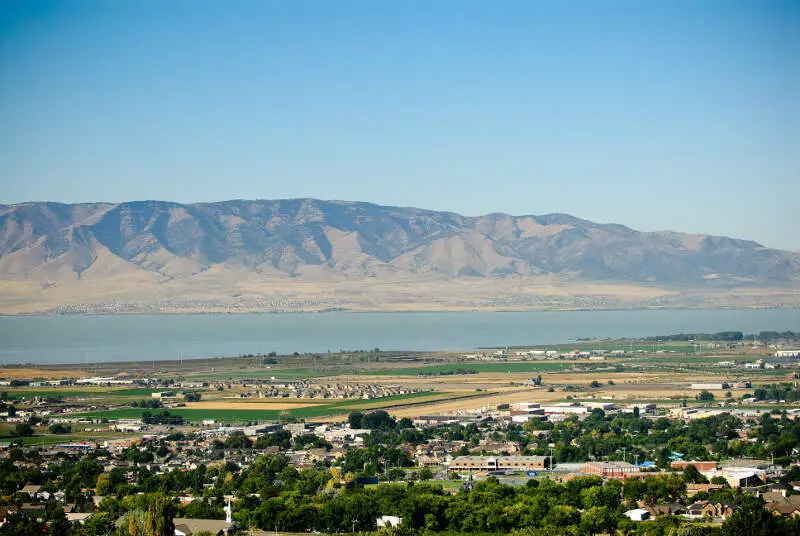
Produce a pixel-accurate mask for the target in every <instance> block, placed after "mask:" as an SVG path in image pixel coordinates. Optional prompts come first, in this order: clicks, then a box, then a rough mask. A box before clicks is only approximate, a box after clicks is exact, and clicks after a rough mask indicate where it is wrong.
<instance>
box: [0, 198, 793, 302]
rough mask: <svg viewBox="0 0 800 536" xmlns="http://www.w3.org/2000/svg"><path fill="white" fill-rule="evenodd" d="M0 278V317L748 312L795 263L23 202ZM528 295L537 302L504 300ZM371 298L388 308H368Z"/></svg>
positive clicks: (540, 228) (495, 224)
mask: <svg viewBox="0 0 800 536" xmlns="http://www.w3.org/2000/svg"><path fill="white" fill-rule="evenodd" d="M0 280H1V281H2V282H1V283H0V284H2V285H3V287H2V290H3V291H4V292H3V295H5V300H4V301H3V302H0V311H2V312H18V311H24V312H32V311H41V310H50V309H52V308H54V307H56V308H59V307H60V308H62V309H63V308H64V307H77V308H78V310H77V312H81V311H82V310H84V309H85V308H86V306H87V305H88V304H95V305H94V306H96V305H97V304H105V305H103V307H106V309H108V307H109V305H108V304H111V303H112V302H117V303H116V305H113V306H111V309H110V310H112V311H113V310H116V309H114V307H116V308H117V309H121V310H141V309H142V307H145V308H151V309H152V308H153V307H156V308H157V309H158V310H173V309H190V310H214V309H217V308H220V307H224V308H228V309H230V308H231V307H233V308H234V309H235V310H240V309H241V310H274V309H277V310H286V309H289V310H318V309H325V308H329V307H345V308H355V309H370V308H381V307H389V308H400V309H408V308H412V309H413V308H420V309H428V308H436V307H435V304H436V303H437V301H438V300H439V298H440V297H438V296H436V294H437V293H441V294H442V296H441V298H442V299H444V300H445V301H447V303H444V302H442V303H441V305H442V308H451V306H453V307H455V308H472V307H478V308H483V307H490V308H503V307H508V308H519V307H522V308H538V307H555V308H563V307H566V308H571V307H593V306H600V307H617V306H631V305H633V306H640V305H643V306H648V304H647V303H644V304H642V303H638V302H636V300H634V301H633V302H632V301H631V299H633V298H634V297H636V299H637V300H639V301H640V300H641V299H645V300H653V299H659V300H661V301H662V302H664V300H666V302H665V303H669V302H670V300H674V301H675V305H676V306H685V305H692V304H691V303H683V302H685V299H684V298H685V297H686V296H689V295H691V296H695V297H697V296H701V295H702V296H707V295H712V294H713V295H715V296H718V297H726V296H727V298H725V299H728V298H731V299H735V297H736V296H737V295H742V293H744V294H748V295H749V294H759V293H754V292H753V290H752V289H754V288H756V287H758V288H761V289H773V290H774V289H778V294H781V295H783V294H785V293H783V292H782V291H780V289H786V290H787V292H788V294H786V296H787V297H785V298H779V299H778V302H776V303H772V302H770V303H761V302H759V303H753V304H752V305H791V303H788V304H787V303H784V302H785V300H786V299H789V300H790V301H791V300H792V299H794V298H793V295H794V294H793V292H792V289H796V288H797V286H798V283H800V254H798V253H793V252H787V251H780V250H774V249H769V248H765V247H763V246H761V245H759V244H757V243H755V242H750V241H745V240H737V239H732V238H726V237H716V236H706V235H689V234H681V233H673V232H658V233H643V232H638V231H635V230H632V229H630V228H627V227H624V226H622V225H613V224H598V223H593V222H590V221H587V220H583V219H580V218H576V217H573V216H569V215H565V214H548V215H543V216H532V215H528V216H509V215H507V214H489V215H485V216H478V217H465V216H461V215H458V214H454V213H449V212H436V211H430V210H422V209H416V208H398V207H388V206H379V205H373V204H369V203H358V202H340V201H318V200H314V199H292V200H278V201H271V200H259V201H245V200H237V201H225V202H218V203H198V204H178V203H170V202H163V201H137V202H127V203H119V204H111V203H81V204H73V205H67V204H59V203H23V204H18V205H7V206H2V207H0ZM514 289H516V290H514ZM531 289H533V293H534V294H536V295H537V296H543V295H545V296H550V298H548V300H545V301H544V302H541V303H517V304H515V303H513V299H512V298H513V296H514V295H524V294H526V293H530V292H529V291H530V290H531ZM559 289H561V291H559ZM735 289H745V290H741V291H737V290H735ZM773 290H769V291H762V292H760V295H762V296H769V295H771V293H772V292H773ZM387 293H388V294H391V295H394V296H395V297H394V298H392V299H391V300H389V301H382V300H381V296H383V295H385V294H387ZM493 293H494V294H497V296H495V297H494V298H491V295H492V294H493ZM559 295H563V296H567V295H580V296H584V295H585V296H603V297H604V298H603V300H605V301H606V302H607V303H606V304H605V305H603V304H602V303H599V302H598V303H597V304H595V305H592V303H591V299H590V300H589V301H588V302H586V303H584V304H581V303H559V298H558V296H559ZM678 295H680V296H682V297H684V298H681V299H678V300H676V296H678ZM670 297H671V298H670ZM487 299H488V300H489V302H487ZM492 299H494V300H495V301H497V303H491V301H492ZM509 299H511V302H509ZM554 299H555V302H554V301H553V300H554ZM770 299H771V298H768V301H769V300H770ZM276 300H277V302H276ZM293 300H294V301H297V303H293V304H292V303H291V302H292V301H293ZM298 300H299V301H298ZM398 300H400V301H398ZM454 300H455V301H454ZM498 300H499V301H498ZM619 300H621V301H620V302H619V303H616V301H619ZM281 301H286V302H287V304H288V305H286V306H278V307H277V308H276V307H275V303H279V302H281ZM539 301H541V300H539ZM601 301H602V300H601ZM701 301H702V300H701ZM745 301H746V300H745ZM773 301H774V300H773ZM122 302H124V303H122ZM455 302H458V304H456V303H455ZM268 303H271V304H272V305H265V304H268ZM392 303H394V305H392ZM259 304H261V305H259ZM415 304H416V306H415ZM714 304H718V303H716V302H714V303H707V305H714ZM742 304H743V303H740V305H742ZM456 305H457V306H456ZM651 305H658V304H657V303H655V304H651ZM696 305H703V303H698V304H696ZM81 308H83V309H81Z"/></svg>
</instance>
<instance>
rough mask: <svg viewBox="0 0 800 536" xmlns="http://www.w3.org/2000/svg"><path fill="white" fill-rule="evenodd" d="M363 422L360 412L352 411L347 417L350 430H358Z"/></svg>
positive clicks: (362, 415)
mask: <svg viewBox="0 0 800 536" xmlns="http://www.w3.org/2000/svg"><path fill="white" fill-rule="evenodd" d="M363 421H364V414H363V413H361V412H360V411H354V412H352V413H350V415H348V416H347V422H348V423H349V424H350V428H355V429H360V428H361V424H362V423H363Z"/></svg>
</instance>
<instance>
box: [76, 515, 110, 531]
mask: <svg viewBox="0 0 800 536" xmlns="http://www.w3.org/2000/svg"><path fill="white" fill-rule="evenodd" d="M115 532H116V527H115V526H114V520H113V519H112V518H111V516H109V515H108V514H107V513H105V512H100V513H97V514H94V515H93V516H91V517H89V518H88V519H86V521H84V523H83V525H81V529H80V532H79V533H78V534H79V535H80V536H111V534H114V533H115Z"/></svg>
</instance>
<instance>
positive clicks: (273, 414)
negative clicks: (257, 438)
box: [73, 392, 452, 422]
mask: <svg viewBox="0 0 800 536" xmlns="http://www.w3.org/2000/svg"><path fill="white" fill-rule="evenodd" d="M445 398H452V396H450V394H449V393H430V392H428V393H412V394H408V395H398V396H387V397H384V398H377V399H372V400H336V401H331V402H330V403H329V404H316V405H313V406H306V407H302V408H295V409H289V410H276V409H274V410H273V409H270V410H265V409H192V408H174V409H171V408H168V409H167V411H169V412H170V413H171V414H173V415H180V416H182V417H183V418H184V419H187V420H189V421H191V422H200V421H202V420H203V419H214V420H216V421H220V422H247V421H275V420H278V419H283V418H285V417H286V416H290V417H294V418H296V419H312V418H316V417H325V416H329V415H341V414H343V413H349V412H350V411H354V410H358V409H361V410H364V411H367V410H372V409H380V408H390V407H392V406H397V405H402V404H404V403H407V402H408V403H410V402H420V403H422V402H427V401H436V400H442V399H445ZM143 411H144V410H143V409H141V408H123V409H115V410H109V411H95V412H87V413H79V414H78V413H76V414H73V416H80V417H87V418H91V419H101V418H105V419H137V418H139V417H141V416H142V412H143ZM150 411H161V410H150Z"/></svg>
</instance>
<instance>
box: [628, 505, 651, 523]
mask: <svg viewBox="0 0 800 536" xmlns="http://www.w3.org/2000/svg"><path fill="white" fill-rule="evenodd" d="M625 515H626V516H627V517H628V519H630V520H631V521H644V520H645V519H650V512H648V511H647V510H645V509H644V508H636V509H634V510H628V511H627V512H625Z"/></svg>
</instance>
